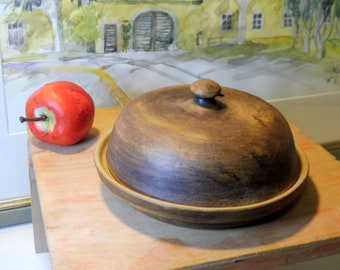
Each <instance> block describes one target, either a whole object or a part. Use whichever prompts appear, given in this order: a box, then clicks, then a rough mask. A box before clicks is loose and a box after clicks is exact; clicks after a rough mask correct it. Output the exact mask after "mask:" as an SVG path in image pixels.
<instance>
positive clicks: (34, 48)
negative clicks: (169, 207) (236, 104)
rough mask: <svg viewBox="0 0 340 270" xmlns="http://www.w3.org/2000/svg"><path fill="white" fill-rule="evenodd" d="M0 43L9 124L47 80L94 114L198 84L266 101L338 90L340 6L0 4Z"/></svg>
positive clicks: (220, 0) (326, 2) (327, 1)
mask: <svg viewBox="0 0 340 270" xmlns="http://www.w3.org/2000/svg"><path fill="white" fill-rule="evenodd" d="M0 34H1V35H0V37H1V38H0V42H1V51H2V64H3V70H4V83H5V94H6V106H7V110H8V114H9V115H13V117H14V118H15V119H17V117H18V116H19V115H22V114H23V113H24V106H25V101H26V99H27V97H28V96H29V95H30V94H31V93H32V92H33V91H35V90H36V89H38V88H39V87H40V86H42V85H43V84H45V83H47V82H50V81H54V80H71V81H74V82H76V83H78V84H80V85H81V86H83V87H84V88H85V89H86V90H87V91H88V92H89V93H90V94H91V95H92V97H93V98H94V100H95V103H96V106H97V107H107V106H121V105H125V104H127V103H128V102H129V101H130V100H131V99H133V98H135V97H136V96H138V95H140V94H142V93H144V92H147V91H149V90H152V89H155V88H159V87H163V86H168V85H174V84H182V83H191V82H193V81H194V80H196V79H198V78H202V77H205V78H210V79H213V80H216V81H217V82H219V83H220V84H222V85H225V86H229V87H233V88H238V89H241V90H244V91H247V92H250V93H253V94H255V95H258V96H260V97H262V98H264V99H266V100H274V99H282V98H291V97H296V96H300V95H311V94H322V93H326V92H336V91H340V87H339V85H340V62H339V53H340V0H274V1H267V0H209V1H207V0H206V1H204V0H168V1H166V0H147V1H145V0H144V1H138V0H61V1H54V0H0ZM24 130H25V127H23V126H22V125H20V123H18V121H10V132H12V133H16V132H23V131H24Z"/></svg>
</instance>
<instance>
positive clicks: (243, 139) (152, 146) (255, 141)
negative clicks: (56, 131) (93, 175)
mask: <svg viewBox="0 0 340 270" xmlns="http://www.w3.org/2000/svg"><path fill="white" fill-rule="evenodd" d="M221 93H222V94H223V95H224V96H219V97H216V99H208V100H207V99H203V100H202V101H201V102H199V103H198V104H197V102H196V97H195V96H194V94H193V93H192V92H191V91H190V85H181V86H176V87H168V88H163V89H159V90H156V91H151V92H148V93H146V94H144V95H142V96H139V97H138V98H136V99H135V100H134V101H132V102H131V103H130V104H129V105H128V106H127V107H126V108H125V109H124V111H123V112H122V114H121V115H120V117H119V118H118V120H117V122H116V124H115V127H114V129H113V132H112V136H111V139H110V142H109V147H108V154H107V160H108V165H109V168H110V169H111V170H112V172H113V174H114V175H115V176H116V177H117V178H118V179H120V180H121V181H122V182H124V183H125V184H127V185H128V186H130V187H131V188H132V189H135V190H138V191H139V192H141V193H144V194H147V195H149V196H151V197H154V198H158V199H162V200H165V201H169V202H174V203H178V204H185V205H192V206H202V207H226V206H242V205H250V204H254V203H258V202H261V201H265V200H268V199H270V198H273V197H275V196H277V195H278V194H280V193H282V192H284V191H285V190H287V189H288V188H289V187H291V186H292V185H293V184H294V183H295V182H296V180H297V179H298V177H299V173H300V170H301V168H300V164H299V162H298V158H297V155H296V151H295V144H294V139H293V136H292V133H291V130H290V128H289V125H288V123H287V121H286V119H285V118H284V117H283V116H282V115H281V113H280V112H279V111H278V110H276V109H275V108H274V107H272V106H271V105H270V104H268V103H267V102H265V101H263V100H261V99H259V98H257V97H255V96H253V95H250V94H248V93H245V92H242V91H238V90H235V89H230V88H225V87H223V88H222V92H221ZM204 102H209V103H210V104H211V106H212V107H209V108H207V106H205V105H203V106H201V103H204ZM213 103H214V104H213ZM213 105H215V106H213Z"/></svg>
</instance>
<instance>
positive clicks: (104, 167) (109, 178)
mask: <svg viewBox="0 0 340 270" xmlns="http://www.w3.org/2000/svg"><path fill="white" fill-rule="evenodd" d="M110 137H111V131H110V132H108V133H106V134H104V135H103V136H102V137H100V138H99V140H98V142H97V145H96V148H95V157H94V162H95V166H96V168H97V171H98V173H99V175H100V176H101V179H102V181H103V182H104V184H106V185H109V186H111V187H113V188H114V190H118V191H119V192H113V191H112V189H111V191H112V192H113V193H116V195H118V196H119V197H121V198H122V199H123V200H125V201H126V198H123V197H122V196H121V195H120V194H126V195H128V196H130V197H134V198H136V199H138V200H140V201H144V202H147V203H148V204H152V205H155V206H158V207H161V208H163V209H176V210H177V211H178V210H180V211H190V212H205V213H207V212H211V213H219V212H220V213H222V212H223V213H225V212H230V213H232V212H243V211H249V210H255V209H260V208H265V207H270V205H273V204H276V203H278V202H280V201H282V200H283V199H284V198H286V197H289V196H291V195H293V194H294V193H296V192H299V191H300V190H301V187H302V186H303V184H304V182H305V180H306V179H307V177H308V174H309V162H308V159H307V156H306V154H305V153H304V151H303V150H302V148H301V147H300V146H299V145H297V144H295V149H296V153H297V156H298V159H299V162H300V174H299V176H298V177H297V179H296V181H295V183H294V184H293V185H292V186H290V187H289V188H288V189H287V190H285V191H284V192H282V193H280V194H278V195H276V196H274V197H272V198H269V199H267V200H264V201H261V202H257V203H253V204H249V205H240V206H222V207H206V206H194V205H187V204H178V203H174V202H169V201H165V200H162V199H158V198H155V197H152V196H149V195H147V194H144V193H140V192H138V191H137V190H134V189H132V188H130V187H128V186H127V185H125V184H124V183H122V182H121V181H120V180H119V179H118V178H117V177H116V176H115V175H114V174H113V173H112V172H111V171H110V169H109V167H108V164H107V160H106V152H107V149H108V143H109V139H110Z"/></svg>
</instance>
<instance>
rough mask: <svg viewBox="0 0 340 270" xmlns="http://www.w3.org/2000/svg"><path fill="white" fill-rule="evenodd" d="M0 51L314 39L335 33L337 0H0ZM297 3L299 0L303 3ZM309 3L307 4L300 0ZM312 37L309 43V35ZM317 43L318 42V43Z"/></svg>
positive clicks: (304, 44) (116, 49) (191, 46)
mask: <svg viewBox="0 0 340 270" xmlns="http://www.w3.org/2000/svg"><path fill="white" fill-rule="evenodd" d="M1 2H3V4H2V5H1V6H2V10H1V18H2V25H1V34H2V35H1V36H2V37H4V38H2V39H1V47H2V50H3V56H4V57H6V56H7V55H9V56H12V55H18V54H21V53H48V52H50V53H55V52H64V51H66V52H68V51H76V52H79V51H82V50H85V51H88V52H96V53H113V52H120V51H126V50H134V51H158V50H170V49H181V50H191V49H194V48H197V47H201V48H202V47H203V48H204V47H209V46H216V45H223V44H224V45H229V46H232V45H235V44H238V45H240V44H244V43H247V42H254V43H261V44H262V43H263V44H273V43H275V42H276V44H277V43H279V44H284V45H286V46H292V45H294V46H296V47H302V48H304V49H305V50H306V51H309V50H310V49H309V48H308V47H310V46H314V43H315V44H316V45H315V46H316V48H314V50H320V52H319V55H320V56H321V57H324V54H325V48H322V46H323V45H326V43H327V42H326V41H329V40H332V39H337V38H338V34H339V33H337V32H336V29H335V28H336V23H333V22H337V21H338V17H339V16H340V15H339V14H338V13H339V11H338V9H339V7H338V6H339V3H338V1H297V0H275V1H265V0H227V1H226V0H214V1H203V0H195V1H192V0H176V1H166V0H148V1H137V0H97V1H94V0H62V1H51V0H7V1H5V0H3V1H1ZM303 3H304V4H303ZM308 3H310V4H308ZM312 37H313V38H314V42H312ZM323 47H325V46H323Z"/></svg>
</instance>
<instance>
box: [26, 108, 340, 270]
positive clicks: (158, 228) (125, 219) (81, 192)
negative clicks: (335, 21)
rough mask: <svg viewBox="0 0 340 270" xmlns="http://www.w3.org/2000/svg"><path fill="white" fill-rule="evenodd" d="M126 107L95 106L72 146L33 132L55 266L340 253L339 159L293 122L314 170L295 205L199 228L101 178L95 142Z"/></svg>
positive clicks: (263, 264)
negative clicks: (153, 212) (258, 218)
mask: <svg viewBox="0 0 340 270" xmlns="http://www.w3.org/2000/svg"><path fill="white" fill-rule="evenodd" d="M120 111H121V109H114V108H112V109H98V110H96V117H95V122H94V126H93V128H92V130H91V132H90V134H89V135H88V137H87V138H86V139H85V140H84V141H82V142H81V143H79V144H77V145H74V146H71V147H56V146H52V145H48V144H45V143H41V142H39V141H37V140H36V139H35V138H32V137H31V136H30V142H29V143H30V148H31V150H32V160H33V164H34V170H35V174H36V181H37V188H38V192H39V198H40V205H41V210H42V215H43V219H44V224H45V228H46V234H47V240H48V245H49V251H50V254H51V258H52V264H53V269H55V270H64V269H65V270H66V269H67V270H70V269H120V270H121V269H180V268H187V267H192V268H194V269H202V268H214V267H215V269H219V268H220V269H223V267H225V266H228V267H232V268H231V269H251V268H254V267H256V269H268V268H273V267H275V266H281V265H286V264H291V263H296V262H301V261H304V260H309V259H315V258H318V257H321V256H327V255H332V254H336V253H340V230H339V223H340V196H339V194H340V184H339V183H340V162H339V161H337V160H335V159H334V157H333V156H332V155H330V154H329V153H328V152H326V151H325V150H324V149H323V148H322V147H321V146H319V145H318V144H316V143H315V142H314V141H313V140H312V139H310V138H309V137H308V136H307V135H306V134H304V133H303V132H302V131H301V130H300V129H298V128H296V127H295V126H294V125H291V128H292V131H293V135H294V139H295V141H296V143H297V144H299V145H301V147H302V148H303V150H304V152H305V153H306V155H307V157H308V159H309V163H310V173H309V178H308V181H307V184H306V187H305V189H304V191H303V192H302V194H301V196H300V197H299V199H298V200H297V201H296V203H294V204H293V205H292V206H291V207H290V209H289V211H286V212H284V213H280V214H279V215H278V216H276V217H275V219H274V218H272V219H269V220H266V222H261V223H259V224H256V225H253V226H249V227H244V228H236V229H227V230H199V229H190V228H184V227H179V226H175V225H171V224H168V223H164V222H161V221H158V220H156V219H153V218H150V217H148V216H147V215H144V214H142V213H140V212H139V211H136V210H135V209H133V208H131V207H129V206H128V205H126V204H125V203H123V202H122V201H121V200H119V199H118V198H116V196H115V195H113V194H112V193H111V192H110V191H109V190H108V189H107V188H106V187H105V186H104V185H103V184H102V182H101V180H100V178H99V176H98V173H97V170H96V168H95V166H94V162H93V158H94V149H95V146H96V143H97V141H98V139H99V138H101V137H102V136H104V135H105V134H107V133H108V132H110V130H111V129H112V127H113V123H114V121H115V120H116V118H117V116H118V115H119V113H120ZM254 265H256V266H254Z"/></svg>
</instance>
